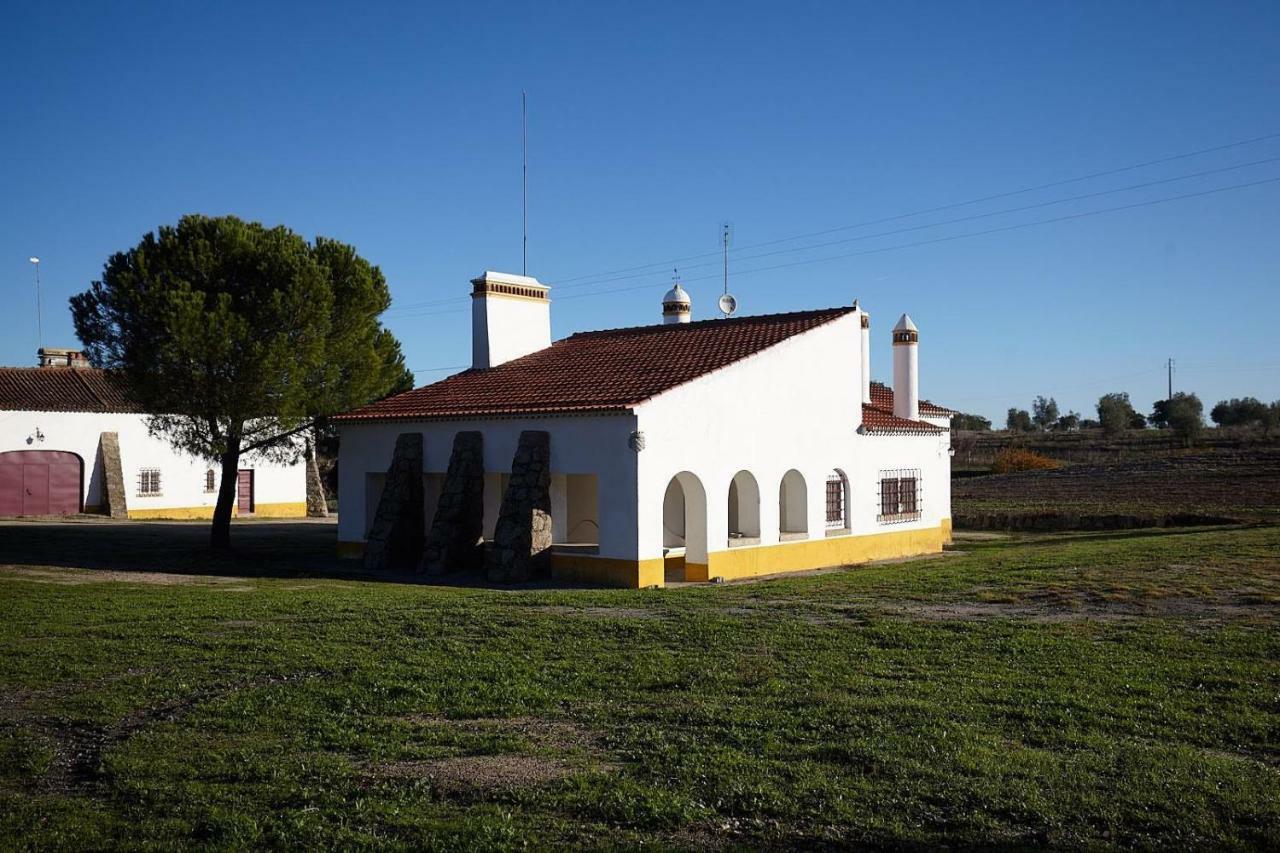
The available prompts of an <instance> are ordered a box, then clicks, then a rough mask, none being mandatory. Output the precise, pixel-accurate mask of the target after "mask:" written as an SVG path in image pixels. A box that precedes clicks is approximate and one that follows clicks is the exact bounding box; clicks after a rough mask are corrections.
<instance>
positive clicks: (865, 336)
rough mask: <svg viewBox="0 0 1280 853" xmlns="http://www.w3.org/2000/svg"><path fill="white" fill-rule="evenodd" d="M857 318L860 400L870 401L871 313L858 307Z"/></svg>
mask: <svg viewBox="0 0 1280 853" xmlns="http://www.w3.org/2000/svg"><path fill="white" fill-rule="evenodd" d="M853 307H854V308H858V301H857V300H856V299H855V300H854V302H853ZM858 319H859V320H860V321H861V326H862V331H861V332H860V334H861V336H862V402H864V403H870V402H871V315H870V314H868V313H867V312H866V311H863V310H862V309H861V308H858Z"/></svg>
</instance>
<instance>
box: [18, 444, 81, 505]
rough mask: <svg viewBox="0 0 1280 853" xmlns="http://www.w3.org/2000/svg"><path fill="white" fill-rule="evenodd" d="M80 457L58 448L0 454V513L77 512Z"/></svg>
mask: <svg viewBox="0 0 1280 853" xmlns="http://www.w3.org/2000/svg"><path fill="white" fill-rule="evenodd" d="M82 467H83V466H82V464H81V462H80V457H79V456H76V455H75V454H74V453H65V452H63V451H60V450H13V451H10V452H8V453H0V515H72V514H74V513H77V512H79V511H80V479H81V472H82Z"/></svg>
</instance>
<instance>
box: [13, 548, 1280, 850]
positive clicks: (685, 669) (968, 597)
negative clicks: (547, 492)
mask: <svg viewBox="0 0 1280 853" xmlns="http://www.w3.org/2000/svg"><path fill="white" fill-rule="evenodd" d="M962 548H963V549H964V550H965V552H966V553H964V554H962V555H953V556H948V557H945V558H939V559H932V560H919V561H914V562H908V563H900V564H893V565H884V566H877V567H865V568H861V569H855V570H850V571H845V572H838V573H831V574H824V575H817V576H808V577H800V578H792V579H785V580H777V581H771V582H765V583H757V584H746V585H729V586H716V587H698V588H689V589H681V590H665V591H590V590H575V591H548V590H538V591H519V592H507V591H491V590H479V589H458V588H439V587H430V586H412V585H397V584H383V583H358V582H354V581H334V580H314V579H305V578H303V579H262V578H251V579H248V580H244V581H237V582H225V581H218V580H216V579H213V578H196V579H194V580H193V581H190V580H189V582H186V583H180V584H174V585H159V584H154V583H141V582H135V581H131V580H128V579H126V580H124V581H114V582H85V583H75V584H69V583H52V582H50V581H52V580H63V579H73V580H77V581H81V580H85V579H89V580H92V579H93V578H94V576H93V575H91V574H89V573H81V572H75V571H72V570H65V569H49V570H47V571H48V574H34V573H33V572H32V571H31V570H30V569H25V568H23V567H13V568H9V569H3V568H0V691H2V693H0V846H2V847H12V848H19V849H22V848H28V849H36V848H39V849H46V848H57V847H76V848H85V847H91V848H100V847H119V846H125V847H129V848H137V849H166V850H168V849H175V848H183V847H216V848H246V847H264V846H266V847H296V848H302V847H307V848H311V847H335V846H338V847H344V848H349V847H387V848H428V849H430V848H436V849H450V850H453V849H463V848H476V849H480V848H483V849H492V848H503V847H517V846H522V845H526V844H528V845H531V846H534V847H549V846H559V845H566V844H576V845H584V846H592V847H610V846H616V847H628V848H629V847H636V846H642V845H656V846H666V847H671V846H674V847H701V848H707V847H712V848H714V847H716V846H720V845H731V846H738V845H740V846H751V847H759V846H802V847H822V846H831V847H837V846H838V847H847V846H913V845H919V846H932V845H936V844H939V843H943V842H949V843H952V844H958V845H962V846H964V845H984V846H987V845H1004V846H1015V847H1017V846H1043V845H1056V846H1065V847H1081V846H1086V847H1092V846H1107V845H1115V846H1123V847H1169V846H1175V847H1180V848H1193V847H1217V848H1239V849H1244V848H1257V847H1276V846H1278V845H1280V829H1278V828H1277V827H1280V530H1278V529H1276V528H1254V529H1215V530H1196V531H1141V532H1130V533H1122V534H1076V535H1057V536H1042V537H1026V538H1015V539H1008V540H998V541H984V542H964V543H962ZM42 571H43V570H42ZM55 572H56V573H57V574H54V573H55ZM513 757H514V758H513ZM521 768H524V769H525V770H526V771H527V770H528V769H529V768H532V769H533V770H534V771H538V773H534V777H536V778H527V777H525V776H521V774H520V772H519V771H520V769H521ZM481 769H487V771H488V773H487V775H486V774H485V773H482V772H480V770H481ZM543 771H545V772H543ZM539 773H541V774H542V775H539Z"/></svg>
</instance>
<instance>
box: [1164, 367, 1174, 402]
mask: <svg viewBox="0 0 1280 853" xmlns="http://www.w3.org/2000/svg"><path fill="white" fill-rule="evenodd" d="M1166 366H1167V367H1168V368H1169V396H1168V397H1166V398H1165V399H1166V400H1172V399H1173V359H1169V361H1168V363H1167V365H1166Z"/></svg>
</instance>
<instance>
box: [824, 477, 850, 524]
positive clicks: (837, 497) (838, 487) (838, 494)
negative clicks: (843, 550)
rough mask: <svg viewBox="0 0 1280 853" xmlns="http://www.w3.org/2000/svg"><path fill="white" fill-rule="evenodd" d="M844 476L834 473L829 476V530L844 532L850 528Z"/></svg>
mask: <svg viewBox="0 0 1280 853" xmlns="http://www.w3.org/2000/svg"><path fill="white" fill-rule="evenodd" d="M844 486H845V479H844V474H842V473H840V472H839V471H832V472H831V473H830V474H828V475H827V529H828V530H843V529H844V528H846V527H848V526H849V522H848V520H847V518H846V517H845V506H844V491H845V488H844Z"/></svg>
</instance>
